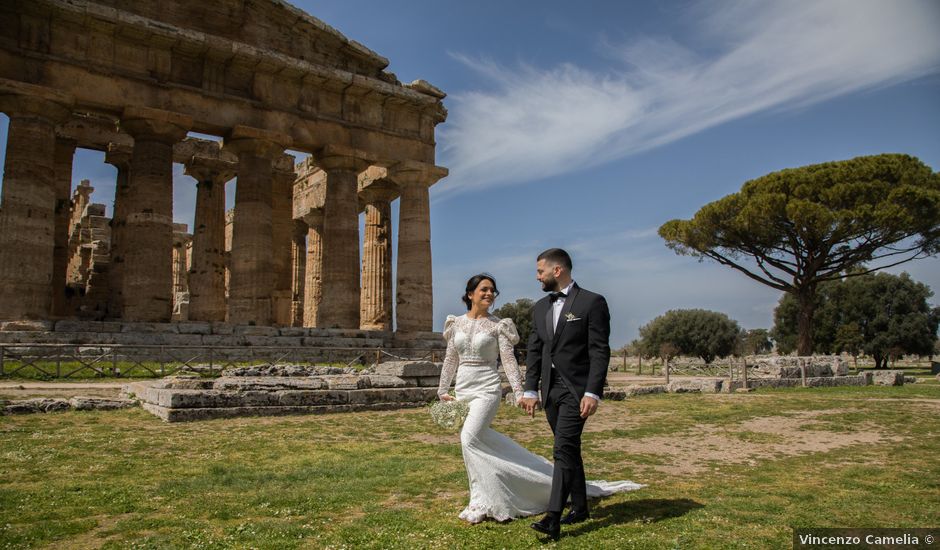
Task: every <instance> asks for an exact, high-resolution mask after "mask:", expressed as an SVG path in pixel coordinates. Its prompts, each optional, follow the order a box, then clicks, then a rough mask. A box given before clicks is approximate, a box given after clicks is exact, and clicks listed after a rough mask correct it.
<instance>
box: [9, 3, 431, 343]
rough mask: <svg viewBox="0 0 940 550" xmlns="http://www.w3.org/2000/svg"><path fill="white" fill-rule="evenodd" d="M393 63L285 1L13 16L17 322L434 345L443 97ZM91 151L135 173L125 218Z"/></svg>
mask: <svg viewBox="0 0 940 550" xmlns="http://www.w3.org/2000/svg"><path fill="white" fill-rule="evenodd" d="M388 64H389V61H388V60H387V59H385V58H383V57H382V56H380V55H378V54H376V53H375V52H372V51H370V50H369V49H367V48H366V47H364V46H362V45H361V44H359V43H357V42H354V41H352V40H349V39H347V38H346V37H345V36H343V35H342V34H340V33H339V32H337V31H336V30H334V29H333V28H331V27H330V26H328V25H327V24H325V23H323V22H322V21H320V20H318V19H316V18H314V17H312V16H310V15H308V14H306V13H304V12H303V11H301V10H299V9H297V8H294V7H293V6H291V5H289V4H287V3H285V2H283V1H280V0H254V1H248V0H223V1H222V3H221V4H220V3H218V2H214V3H202V2H188V1H185V0H136V1H134V2H128V1H120V0H94V1H92V0H10V1H5V2H2V3H0V111H2V112H3V113H5V114H6V115H7V116H8V117H9V132H8V139H7V145H6V162H5V166H4V179H3V193H2V202H0V321H14V322H23V321H27V320H37V321H43V322H45V321H56V320H77V319H89V320H97V321H120V322H121V323H151V324H152V323H169V322H171V321H180V322H184V321H185V322H203V323H210V324H211V323H224V324H227V325H254V326H259V327H264V326H272V327H317V328H323V329H347V330H348V329H355V330H367V331H384V332H388V331H391V330H392V329H393V326H394V327H396V329H397V331H398V334H400V335H401V336H402V337H407V335H408V334H420V333H427V332H430V331H432V302H431V295H432V292H431V285H432V277H431V247H430V212H429V200H428V196H429V195H428V193H429V188H430V186H431V185H433V184H434V183H436V182H437V181H438V180H440V179H441V178H442V177H444V176H446V175H447V170H446V169H445V168H442V167H439V166H436V165H435V140H434V131H435V127H436V126H437V125H438V124H440V123H441V122H443V121H444V120H445V118H446V115H447V112H446V110H445V109H444V106H443V104H442V99H443V98H444V97H445V94H444V93H443V92H441V91H440V90H439V89H437V88H435V87H434V86H432V85H431V84H428V83H427V82H425V81H422V80H416V81H414V82H412V83H410V84H402V83H401V82H399V81H398V79H397V78H396V76H395V75H394V74H392V73H390V72H388V71H386V70H385V69H386V67H387V66H388ZM192 133H197V134H203V135H206V136H215V137H216V138H217V139H216V140H211V139H200V138H196V137H193V136H191V134H192ZM77 148H86V149H93V150H98V151H103V152H104V153H105V162H107V163H109V164H111V165H113V166H114V167H115V168H116V169H117V180H116V182H115V197H114V205H113V210H112V217H111V218H110V219H108V218H105V217H104V205H100V204H94V203H92V202H91V200H90V195H91V192H92V189H91V187H90V186H89V185H88V184H87V182H85V183H83V184H82V185H79V186H77V190H76V191H75V192H74V195H73V193H72V181H71V178H72V159H73V156H74V153H75V150H76V149H77ZM287 151H298V152H302V153H307V154H309V157H306V158H305V159H304V160H303V161H302V162H299V163H297V162H296V159H295V157H294V156H293V155H290V154H287ZM174 163H180V164H182V165H183V167H184V170H185V173H186V174H187V175H189V176H191V177H192V178H193V179H194V180H195V185H196V204H195V223H194V226H193V227H192V232H191V233H189V232H188V228H187V227H186V226H180V225H179V224H174V223H173V164H174ZM181 183H182V182H178V183H177V185H180V184H181ZM229 184H230V185H235V186H236V187H235V207H234V209H233V210H231V211H230V212H228V213H227V212H226V210H225V186H226V185H229ZM395 200H398V201H399V216H398V220H397V245H398V249H397V254H396V257H397V265H396V269H395V273H396V277H397V280H396V281H395V282H394V285H393V281H392V273H393V270H392V257H393V256H392V252H393V250H392V231H393V230H394V229H393V224H392V222H393V220H392V208H391V203H392V202H393V201H395ZM363 213H364V215H365V234H364V235H360V233H359V228H360V215H361V214H363ZM360 241H362V243H363V246H362V254H361V255H360ZM393 288H395V289H397V296H393ZM393 302H394V306H393ZM393 311H394V314H393Z"/></svg>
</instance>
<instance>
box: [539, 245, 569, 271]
mask: <svg viewBox="0 0 940 550" xmlns="http://www.w3.org/2000/svg"><path fill="white" fill-rule="evenodd" d="M539 260H545V261H546V262H549V263H553V264H556V265H560V266H562V267H564V268H565V269H567V270H568V271H571V256H569V255H568V253H567V252H565V251H564V250H562V249H560V248H549V249H548V250H546V251H545V252H542V253H541V254H539V257H538V258H536V261H539Z"/></svg>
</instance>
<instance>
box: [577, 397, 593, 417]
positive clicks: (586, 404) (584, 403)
mask: <svg viewBox="0 0 940 550" xmlns="http://www.w3.org/2000/svg"><path fill="white" fill-rule="evenodd" d="M595 412H597V399H594V398H593V397H588V396H586V395H585V396H584V397H582V398H581V418H587V417H589V416H591V415H592V414H594V413H595Z"/></svg>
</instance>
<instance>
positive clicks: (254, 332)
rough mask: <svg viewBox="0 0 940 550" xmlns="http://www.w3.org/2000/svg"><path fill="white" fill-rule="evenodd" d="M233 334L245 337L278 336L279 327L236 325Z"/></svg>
mask: <svg viewBox="0 0 940 550" xmlns="http://www.w3.org/2000/svg"><path fill="white" fill-rule="evenodd" d="M233 334H236V335H244V336H277V334H278V329H277V327H258V326H252V325H236V326H235V327H234V329H233Z"/></svg>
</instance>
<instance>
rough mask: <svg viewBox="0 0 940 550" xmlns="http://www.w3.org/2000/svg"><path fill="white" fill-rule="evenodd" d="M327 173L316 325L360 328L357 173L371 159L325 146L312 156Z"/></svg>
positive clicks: (357, 153)
mask: <svg viewBox="0 0 940 550" xmlns="http://www.w3.org/2000/svg"><path fill="white" fill-rule="evenodd" d="M314 157H315V159H316V163H317V165H318V166H320V168H321V169H323V171H324V173H326V188H325V192H324V203H323V235H322V238H323V252H322V254H323V256H322V260H321V263H322V266H323V271H322V285H321V286H322V296H321V298H320V307H319V323H318V326H324V327H327V328H353V329H357V328H359V288H360V287H359V205H358V198H357V196H356V195H357V191H358V186H359V172H361V171H363V170H365V169H366V168H367V167H368V166H369V164H370V163H371V162H373V160H374V159H372V158H371V157H370V156H369V155H367V154H366V153H365V152H363V151H357V150H355V149H349V148H346V147H338V146H333V145H330V146H327V147H324V148H323V149H321V150H320V151H319V152H318V153H317V154H316V155H314Z"/></svg>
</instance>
